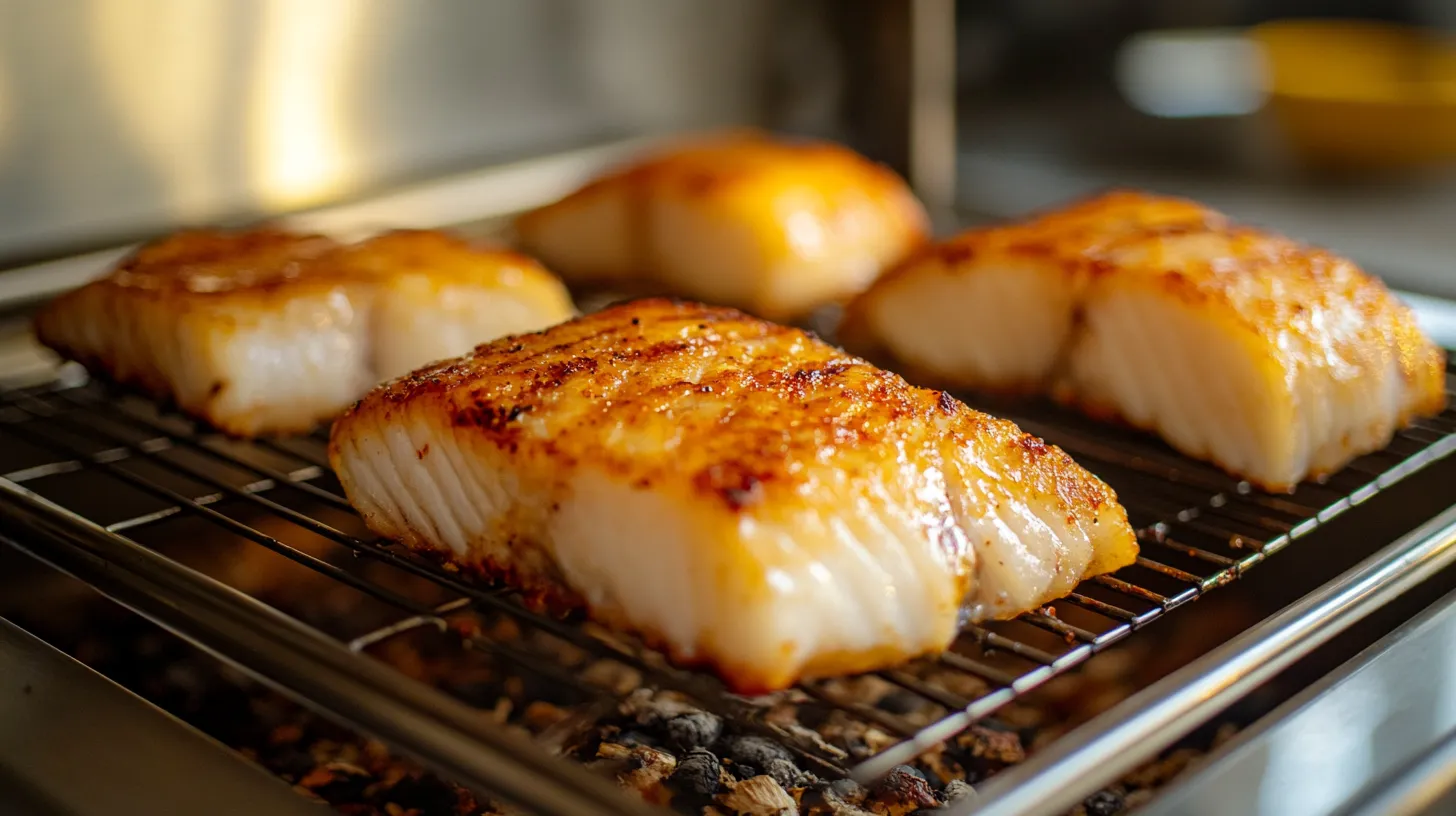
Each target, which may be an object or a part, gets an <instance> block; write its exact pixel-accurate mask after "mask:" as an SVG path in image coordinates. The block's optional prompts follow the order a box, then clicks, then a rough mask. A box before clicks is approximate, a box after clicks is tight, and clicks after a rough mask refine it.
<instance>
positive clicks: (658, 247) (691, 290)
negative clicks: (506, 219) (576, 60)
mask: <svg viewBox="0 0 1456 816" xmlns="http://www.w3.org/2000/svg"><path fill="white" fill-rule="evenodd" d="M927 224H928V221H927V218H926V215H925V211H924V209H923V208H922V207H921V205H920V203H919V202H918V201H917V200H916V199H915V196H914V195H913V194H912V193H911V192H910V189H909V187H908V186H907V185H906V184H905V182H904V181H903V180H901V179H900V178H899V177H898V176H897V175H895V173H893V172H892V171H890V170H889V169H887V168H885V167H882V166H880V165H877V164H875V163H873V162H871V161H869V160H868V159H866V158H864V157H863V156H860V155H859V154H857V153H855V152H853V151H851V150H849V149H848V148H845V147H841V146H839V145H834V144H829V143H824V142H786V141H778V140H774V139H771V138H768V137H766V136H763V135H761V134H757V133H753V132H742V133H734V134H728V135H723V136H720V137H713V138H706V139H702V140H698V141H693V142H690V143H687V144H685V145H683V146H680V147H678V148H675V149H670V150H667V151H666V152H663V153H661V154H660V155H657V156H655V157H652V158H649V159H647V160H645V161H642V162H640V163H638V164H635V165H633V166H630V167H628V168H626V169H623V170H619V171H617V172H614V173H611V174H610V175H607V176H605V177H603V178H600V179H598V180H596V181H593V182H592V183H590V184H588V185H587V186H585V187H583V188H582V189H580V190H578V191H577V192H575V193H572V194H571V195H569V196H567V197H566V198H565V199H562V200H561V201H559V202H556V203H554V204H550V205H548V206H546V207H543V208H541V209H539V210H536V211H533V212H530V213H527V214H526V215H524V216H522V217H521V218H520V219H519V220H518V221H517V223H516V229H517V233H518V234H519V237H520V240H521V242H522V245H523V246H524V247H525V248H526V249H527V250H528V251H530V252H531V253H533V254H534V255H536V256H537V257H540V258H541V259H543V260H544V261H545V262H546V264H547V266H550V267H551V268H552V269H554V270H555V271H556V272H558V273H559V274H561V275H562V276H563V277H565V278H566V279H567V280H569V281H572V282H573V283H581V284H590V285H598V286H605V287H625V288H629V289H631V288H637V289H642V288H649V289H651V288H657V289H661V290H663V291H666V292H670V293H672V294H675V295H682V296H685V297H691V298H694V299H697V300H703V301H708V302H711V303H718V304H724V305H729V306H736V307H739V308H742V309H746V310H748V311H750V312H752V313H754V314H756V315H758V316H760V317H765V318H769V319H771V320H791V319H794V318H798V317H802V316H804V315H806V314H808V313H809V312H811V311H813V310H814V309H815V308H816V307H819V306H821V305H823V304H826V303H832V302H840V301H843V300H845V299H847V298H848V297H849V296H851V295H853V294H855V293H857V292H859V291H860V290H862V289H864V287H866V286H868V285H869V283H870V282H871V281H872V280H874V279H875V278H876V277H877V276H878V275H879V274H880V273H881V272H883V271H884V270H885V269H886V268H887V267H889V266H890V265H891V264H893V263H894V262H895V261H897V260H899V259H900V258H902V257H903V256H904V255H905V254H906V253H907V252H908V251H909V250H911V249H912V248H913V247H915V246H918V245H919V244H920V243H922V242H923V241H924V240H925V238H926V232H927Z"/></svg>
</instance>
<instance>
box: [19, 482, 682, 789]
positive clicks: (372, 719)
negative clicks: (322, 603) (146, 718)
mask: <svg viewBox="0 0 1456 816" xmlns="http://www.w3.org/2000/svg"><path fill="white" fill-rule="evenodd" d="M0 529H4V530H6V531H8V532H9V533H10V535H13V536H15V537H14V538H10V539H9V543H11V544H12V545H14V546H17V547H19V548H20V549H22V550H24V551H26V552H27V553H29V554H31V555H32V556H34V557H36V558H38V559H40V560H41V561H44V562H46V563H49V564H51V565H52V566H54V567H56V568H57V569H60V570H61V571H63V572H66V573H68V574H70V575H72V576H74V577H76V578H78V579H80V580H82V581H84V582H86V583H87V584H90V585H91V586H92V587H94V588H95V589H97V590H98V591H100V592H101V593H102V594H104V595H106V596H108V597H110V598H112V599H113V600H115V601H117V602H118V603H121V604H122V605H124V606H126V607H128V608H130V609H132V610H134V611H136V612H138V613H139V614H141V615H143V616H145V617H147V618H149V619H150V620H152V621H153V622H155V623H157V624H159V625H160V626H162V627H164V628H166V629H168V630H170V631H172V632H174V633H176V634H177V635H179V636H181V637H183V638H185V639H187V640H189V641H191V642H192V643H194V644H196V645H198V646H199V647H201V648H203V649H205V650H207V651H208V652H210V653H212V654H214V655H216V656H217V657H219V658H222V659H223V660H225V661H227V662H229V663H231V664H233V665H236V666H238V667H239V668H241V669H243V670H245V671H247V672H248V673H249V674H252V675H254V676H256V677H259V678H260V679H263V680H265V681H267V682H269V683H271V684H272V685H274V686H276V687H277V688H278V689H279V690H280V691H283V692H285V693H286V694H288V695H290V696H292V697H294V698H295V699H297V700H299V701H300V702H302V703H304V704H306V705H308V706H310V707H312V708H314V709H316V710H319V711H321V712H323V713H324V714H326V715H329V716H332V717H335V718H338V719H340V720H343V721H345V722H350V723H356V724H358V725H359V726H360V727H361V728H363V729H365V730H367V731H368V732H370V733H372V734H374V735H376V736H378V737H380V738H381V739H383V740H385V741H386V742H388V743H390V744H391V745H394V746H395V747H397V748H399V749H401V750H403V751H404V752H406V753H408V754H410V755H412V756H414V757H416V758H417V759H419V760H420V761H422V762H424V763H425V764H426V765H428V766H429V767H431V768H433V769H435V770H437V771H439V772H440V773H442V774H444V775H445V776H447V777H448V778H450V779H454V780H457V781H459V782H460V783H461V784H465V785H473V786H475V787H477V788H478V789H480V790H483V791H488V792H489V793H491V794H492V795H495V796H499V797H500V798H502V799H504V800H507V801H510V802H513V803H516V804H519V805H522V806H525V807H527V808H530V809H531V810H533V811H536V812H541V813H553V814H558V813H559V814H582V815H583V816H586V814H602V813H616V814H646V813H652V812H655V811H654V809H652V808H648V807H647V806H645V805H643V804H641V803H640V802H637V801H635V800H631V799H629V798H627V797H624V796H622V795H621V794H620V792H618V790H617V789H616V787H615V786H614V785H613V784H612V783H611V782H610V781H608V780H606V779H602V778H600V777H597V776H594V775H592V774H590V773H588V772H587V771H586V770H585V769H584V768H581V767H579V766H574V765H571V764H568V763H563V762H561V761H560V760H558V759H556V758H554V757H552V756H550V755H549V754H547V753H546V752H545V751H543V750H541V748H540V747H539V746H536V745H534V744H532V743H530V742H528V741H525V740H522V739H519V738H517V737H515V736H514V735H512V734H510V733H508V732H506V731H504V730H503V729H499V728H492V727H489V726H487V725H485V723H484V721H483V719H482V718H481V717H480V716H479V714H478V712H477V711H475V710H474V709H472V708H470V707H469V706H466V705H464V704H462V703H460V702H457V701H456V700H453V699H451V698H450V697H448V696H446V695H444V694H442V693H440V692H437V691H434V690H432V689H430V688H428V687H426V686H424V685H422V684H419V683H415V682H412V681H410V680H408V679H407V678H405V677H404V676H403V675H401V674H399V673H398V672H396V671H393V670H392V669H390V668H388V667H387V666H385V665H384V664H382V663H379V662H377V661H374V660H371V659H370V658H368V657H365V656H363V655H361V654H359V653H357V652H354V651H351V650H349V649H348V648H347V647H345V646H342V645H340V644H339V643H338V642H337V641H334V640H332V639H330V638H328V637H325V636H323V635H321V634H320V633H318V632H317V631H315V630H313V629H311V628H309V627H307V626H304V625H303V624H301V623H298V622H297V621H294V620H292V619H291V618H288V617H287V616H285V615H282V614H280V613H278V612H276V611H275V610H273V609H270V608H268V607H267V606H265V605H263V604H262V603H259V602H258V601H256V600H254V599H253V598H250V597H248V596H247V595H244V594H243V593H241V592H238V591H237V590H234V589H232V588H230V587H228V586H225V585H224V584H221V583H218V582H216V581H213V580H212V579H210V578H208V577H207V576H205V575H202V574H201V573H198V572H195V571H193V570H191V569H188V568H187V567H184V566H182V565H181V564H178V563H177V562H175V561H172V560H170V559H168V558H166V557H164V556H161V555H158V554H157V553H155V552H152V551H150V550H148V549H146V548H145V547H143V546H141V545H139V544H137V543H135V542H133V541H131V540H129V539H127V538H125V537H123V536H121V535H118V534H116V533H112V532H108V531H107V530H106V529H105V528H104V527H101V526H100V525H97V524H95V523H92V522H90V521H88V520H86V519H84V518H81V517H79V516H77V515H76V514H74V513H71V512H70V511H68V510H66V509H65V508H63V507H61V506H60V505H57V504H55V503H53V502H50V501H48V500H46V499H45V498H43V497H41V496H39V495H37V494H35V493H32V492H31V491H29V490H27V489H25V488H24V487H20V486H17V485H15V484H14V483H12V482H9V481H7V480H0ZM21 531H24V534H22V533H21Z"/></svg>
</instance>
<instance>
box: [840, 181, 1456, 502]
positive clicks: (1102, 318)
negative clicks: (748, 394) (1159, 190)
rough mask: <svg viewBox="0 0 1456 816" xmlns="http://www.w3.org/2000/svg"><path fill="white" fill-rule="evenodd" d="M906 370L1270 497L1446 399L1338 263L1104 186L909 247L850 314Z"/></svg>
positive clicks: (1388, 304)
mask: <svg viewBox="0 0 1456 816" xmlns="http://www.w3.org/2000/svg"><path fill="white" fill-rule="evenodd" d="M842 337H843V340H844V342H845V343H846V345H847V346H848V347H849V348H850V349H851V350H855V351H858V352H860V353H864V354H866V355H868V356H870V357H872V358H874V359H877V360H885V361H888V360H894V361H896V364H897V365H900V366H903V368H904V369H905V370H906V371H907V373H908V374H910V376H911V378H912V379H914V380H917V381H921V382H928V383H935V384H938V385H943V386H947V387H963V388H977V389H984V390H989V391H1003V392H1049V393H1051V394H1052V395H1053V396H1055V397H1056V398H1057V399H1059V400H1061V401H1062V402H1065V403H1068V404H1073V405H1076V406H1080V407H1081V408H1083V409H1085V410H1087V411H1088V412H1090V413H1091V414H1093V415H1095V416H1099V417H1105V418H1115V419H1120V420H1122V421H1125V422H1127V423H1129V424H1131V425H1134V426H1136V427H1139V428H1143V429H1146V430H1151V431H1155V432H1157V433H1158V434H1160V435H1161V436H1162V437H1163V438H1164V439H1165V440H1166V441H1167V442H1168V443H1169V444H1170V445H1172V446H1173V447H1174V448H1177V449H1178V450H1180V451H1182V452H1183V453H1185V454H1188V455H1189V456H1193V457H1197V458H1201V459H1207V460H1209V461H1212V462H1214V463H1215V464H1217V465H1219V466H1221V467H1222V468H1224V469H1225V470H1227V471H1228V472H1230V473H1232V474H1234V475H1236V476H1238V477H1240V478H1243V479H1247V480H1248V481H1250V482H1252V483H1254V484H1256V485H1258V486H1261V487H1263V488H1266V489H1269V490H1275V491H1285V490H1291V489H1293V488H1294V486H1295V485H1297V484H1298V483H1299V482H1300V481H1302V480H1304V479H1306V478H1309V477H1317V476H1320V475H1324V474H1328V473H1331V472H1334V471H1336V470H1339V469H1340V468H1342V467H1343V466H1344V465H1345V464H1347V463H1348V462H1349V461H1350V460H1351V459H1352V458H1354V457H1356V456H1359V455H1361V454H1363V453H1368V452H1370V451H1374V450H1377V449H1379V448H1382V447H1384V446H1385V445H1387V444H1388V443H1389V441H1390V439H1391V436H1392V434H1393V433H1394V432H1395V430H1397V429H1398V428H1400V427H1402V426H1404V425H1405V424H1406V423H1408V422H1410V421H1411V420H1412V419H1414V418H1417V417H1420V416H1424V415H1429V414H1434V413H1438V412H1440V411H1441V410H1442V408H1443V407H1444V406H1445V401H1446V397H1445V374H1444V367H1445V355H1444V353H1443V352H1442V351H1441V349H1440V348H1439V347H1437V346H1436V345H1435V344H1434V343H1432V342H1431V341H1430V339H1428V338H1427V337H1426V336H1425V335H1424V334H1423V333H1422V332H1421V330H1420V328H1419V327H1418V326H1417V325H1416V321H1415V318H1414V316H1413V314H1412V313H1411V311H1410V310H1409V309H1407V308H1406V307H1405V306H1404V305H1403V304H1402V303H1400V302H1399V300H1397V299H1396V298H1395V297H1394V296H1393V295H1392V294H1391V293H1390V292H1389V291H1388V290H1387V289H1386V288H1385V286H1384V285H1383V284H1382V283H1381V282H1380V281H1379V280H1377V279H1375V278H1373V277H1371V276H1370V275H1367V274H1365V273H1364V272H1362V271H1361V270H1360V269H1359V268H1357V267H1356V266H1355V265H1354V264H1353V263H1351V262H1350V261H1348V260H1345V259H1343V258H1340V257H1337V256H1335V255H1333V254H1331V253H1329V252H1326V251H1324V250H1320V249H1315V248H1312V247H1308V246H1305V245H1302V244H1299V243H1297V242H1295V241H1292V240H1289V239H1287V238H1283V237H1280V236H1278V235H1273V234H1270V233H1268V232H1265V231H1262V230H1258V229H1254V228H1250V227H1246V226H1241V225H1238V224H1235V223H1232V222H1231V221H1229V220H1228V219H1227V218H1226V217H1225V216H1223V215H1221V214H1219V213H1217V212H1214V211H1212V210H1209V209H1207V208H1205V207H1202V206H1200V205H1198V204H1195V203H1193V202H1190V201H1185V200H1182V199H1176V198H1163V197H1158V196H1152V195H1146V194H1142V193H1137V192H1130V191H1119V192H1113V193H1108V194H1106V195H1103V196H1100V197H1097V198H1093V199H1090V200H1086V201H1082V202H1079V203H1076V204H1074V205H1072V206H1069V207H1067V208H1065V209H1062V210H1059V211H1055V212H1050V213H1047V214H1044V215H1041V216H1039V217H1036V218H1033V219H1031V220H1027V221H1024V222H1019V223H1012V224H1007V225H1003V226H995V227H990V228H986V229H973V230H971V231H969V232H965V233H962V234H961V235H959V236H957V237H955V238H952V239H951V240H949V241H946V242H944V243H942V244H940V245H938V246H934V247H931V248H928V249H926V250H924V251H923V252H921V253H919V254H918V256H917V257H914V258H912V259H910V260H908V261H907V262H906V263H905V264H903V265H902V266H900V267H899V268H897V269H895V270H893V271H891V272H890V273H888V274H887V275H885V277H883V278H882V279H881V280H880V281H879V282H878V283H876V285H875V286H874V287H872V288H871V289H870V290H869V291H867V292H866V293H865V294H864V295H863V296H862V297H861V298H859V299H857V300H856V301H855V302H854V303H852V304H851V305H850V307H849V309H848V310H847V315H846V319H845V323H844V326H843V329H842Z"/></svg>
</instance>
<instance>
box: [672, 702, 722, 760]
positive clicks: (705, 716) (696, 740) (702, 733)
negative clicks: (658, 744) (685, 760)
mask: <svg viewBox="0 0 1456 816" xmlns="http://www.w3.org/2000/svg"><path fill="white" fill-rule="evenodd" d="M666 734H667V744H668V746H669V747H671V748H673V749H674V750H677V751H691V750H693V749H694V748H707V747H709V746H711V745H712V744H713V743H715V742H717V741H718V737H720V736H721V735H722V734H723V720H722V719H721V718H719V717H717V716H715V715H713V714H709V713H708V712H706V711H694V712H692V713H691V714H679V715H678V716H676V717H673V718H672V719H670V720H668V721H667V726H666Z"/></svg>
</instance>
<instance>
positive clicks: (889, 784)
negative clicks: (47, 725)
mask: <svg viewBox="0 0 1456 816" xmlns="http://www.w3.org/2000/svg"><path fill="white" fill-rule="evenodd" d="M868 804H869V809H870V810H872V811H874V812H875V813H879V814H885V816H906V814H909V813H913V812H914V811H917V810H919V809H921V808H933V807H936V806H938V805H939V804H940V800H939V799H937V798H936V797H935V791H933V790H931V788H930V783H929V782H926V781H925V777H924V776H923V775H922V774H921V773H920V772H919V771H917V770H915V769H914V768H912V767H910V766H909V765H896V766H895V767H894V768H892V769H891V770H890V772H889V773H888V774H885V778H884V779H881V780H880V781H879V783H877V784H876V785H875V787H874V790H873V791H872V792H871V793H870V797H869V800H868Z"/></svg>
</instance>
